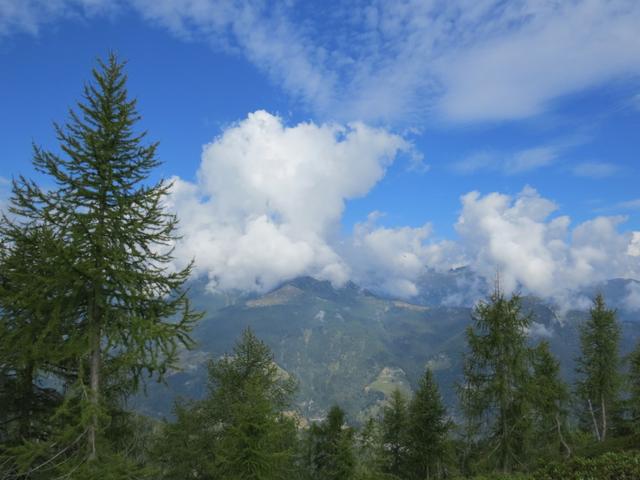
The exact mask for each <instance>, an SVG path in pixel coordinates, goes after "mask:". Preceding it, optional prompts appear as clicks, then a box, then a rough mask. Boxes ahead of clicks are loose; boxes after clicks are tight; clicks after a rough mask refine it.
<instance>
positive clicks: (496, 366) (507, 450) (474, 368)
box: [459, 285, 530, 472]
mask: <svg viewBox="0 0 640 480" xmlns="http://www.w3.org/2000/svg"><path fill="white" fill-rule="evenodd" d="M472 320H473V324H472V325H471V326H469V327H468V328H467V343H468V351H467V353H466V354H465V356H464V361H463V375H464V383H463V384H462V385H460V386H459V395H460V400H461V406H462V409H463V412H464V414H465V416H466V418H467V428H468V429H469V432H468V435H469V437H470V438H475V439H478V440H481V441H482V442H483V443H485V444H486V448H487V450H488V453H487V455H486V457H485V460H486V461H487V463H489V464H490V465H493V466H496V467H497V468H499V469H500V470H502V471H503V472H510V471H512V470H514V469H516V468H518V467H520V466H521V465H522V464H523V462H524V461H525V459H526V454H527V438H528V436H529V433H530V422H529V403H528V399H527V387H528V384H529V376H530V375H529V362H528V358H529V348H528V346H527V333H526V332H527V329H528V327H529V325H530V318H529V316H527V315H524V314H523V313H522V305H521V300H520V296H519V295H517V294H513V295H512V296H511V297H510V298H506V297H505V295H504V293H503V292H502V291H501V290H500V288H499V286H498V285H496V288H495V290H494V292H493V293H492V294H491V296H490V297H489V299H488V300H487V301H483V302H480V303H479V304H478V305H477V306H476V307H475V309H474V312H473V316H472Z"/></svg>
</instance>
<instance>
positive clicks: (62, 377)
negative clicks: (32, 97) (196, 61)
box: [0, 55, 199, 478]
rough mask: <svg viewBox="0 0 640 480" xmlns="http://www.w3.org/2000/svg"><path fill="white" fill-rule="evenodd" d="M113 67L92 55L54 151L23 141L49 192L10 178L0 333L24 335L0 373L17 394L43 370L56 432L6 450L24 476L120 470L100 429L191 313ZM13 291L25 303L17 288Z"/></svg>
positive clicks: (156, 189) (161, 359)
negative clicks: (87, 80)
mask: <svg viewBox="0 0 640 480" xmlns="http://www.w3.org/2000/svg"><path fill="white" fill-rule="evenodd" d="M123 68H124V65H123V64H122V63H120V62H118V61H117V59H116V58H115V56H114V55H111V56H110V57H109V59H108V61H107V62H106V63H102V62H100V66H99V69H96V70H94V71H93V83H92V84H89V85H87V86H86V87H85V90H84V96H83V100H82V101H81V102H80V103H78V105H77V107H78V109H77V111H71V112H70V120H69V122H68V123H67V124H65V125H62V126H61V125H57V124H56V125H55V130H56V135H57V139H58V141H59V142H60V150H61V152H62V154H61V155H58V154H55V153H53V152H50V151H46V150H44V149H42V148H40V147H34V158H33V164H34V167H35V169H36V170H37V171H38V172H39V173H40V174H43V175H45V176H47V177H48V178H49V180H50V183H51V185H53V187H52V188H48V189H44V188H41V187H40V186H39V185H38V184H36V183H35V182H33V181H31V180H28V179H26V178H24V177H19V178H18V179H17V180H16V181H14V182H13V196H12V198H11V203H10V205H9V211H10V212H11V215H12V217H11V219H9V218H6V217H5V218H4V221H3V226H2V230H1V234H2V239H1V241H2V244H3V245H4V246H5V248H8V249H9V253H8V254H7V255H3V260H6V261H7V262H9V263H11V262H13V263H16V264H17V265H18V266H17V267H16V268H17V269H18V270H19V271H18V273H15V272H10V274H9V275H8V276H7V278H5V279H3V281H4V285H3V291H2V292H1V293H0V296H1V297H2V298H1V299H0V301H1V302H2V304H1V305H0V307H1V308H2V317H3V326H2V329H3V330H9V331H10V333H9V336H8V337H6V338H9V339H11V338H14V337H16V338H17V337H19V338H20V341H21V342H29V341H31V342H33V343H34V346H33V347H31V348H25V349H24V350H21V351H20V350H18V348H17V345H15V346H14V347H13V352H14V353H15V352H20V353H19V355H20V356H21V357H17V356H15V355H14V357H13V358H11V359H10V361H11V362H14V366H13V367H10V368H8V369H6V368H4V367H3V374H4V376H5V377H6V375H7V374H9V375H14V376H15V377H16V381H17V383H19V384H21V385H22V386H20V387H19V390H20V391H22V392H27V390H28V384H29V383H31V384H32V386H33V385H36V384H37V382H36V380H40V379H42V378H46V379H47V381H48V383H49V384H51V385H53V386H55V387H56V392H62V391H63V392H64V395H65V398H64V402H62V404H61V406H60V407H59V408H58V409H57V410H56V413H55V416H54V417H53V418H51V419H50V421H49V422H48V423H49V425H50V426H51V427H54V426H55V427H56V428H54V429H53V430H52V431H51V432H49V433H48V434H47V435H46V438H44V439H43V438H23V439H24V442H23V443H22V444H21V445H19V446H18V447H16V448H17V450H16V451H15V453H14V455H13V456H14V457H15V459H16V463H18V464H20V465H21V467H20V469H21V470H22V471H24V472H38V474H40V473H39V472H44V469H45V467H44V466H43V465H46V466H47V468H48V469H50V471H49V472H48V473H47V474H46V475H53V474H60V475H61V474H70V472H73V475H74V476H75V477H78V478H81V477H82V476H83V475H84V474H83V473H82V472H89V473H86V475H87V476H89V477H90V476H91V475H92V473H91V472H93V474H95V472H97V471H101V472H104V474H102V475H101V477H102V478H108V477H109V468H110V467H111V466H113V467H114V468H116V467H117V465H120V467H122V468H121V469H122V472H124V471H128V472H130V473H131V474H132V475H133V472H135V471H136V469H135V468H133V467H132V464H131V461H130V460H129V459H128V458H125V456H122V455H121V454H120V453H119V451H118V449H117V448H116V446H115V445H114V444H113V442H112V439H111V438H109V435H108V432H107V430H108V426H109V425H113V421H112V419H113V416H114V415H118V414H119V412H121V407H120V405H121V403H122V400H123V399H124V398H126V397H127V396H128V395H129V394H131V393H133V392H135V391H136V390H137V388H138V385H139V383H140V381H141V380H142V379H143V375H149V376H151V375H153V374H158V375H159V376H160V377H162V375H163V374H164V373H165V372H166V371H167V369H168V368H171V367H172V366H175V365H176V361H177V353H178V349H179V348H182V347H185V346H187V347H188V346H190V345H191V340H190V338H189V336H188V334H189V331H190V330H191V328H192V325H193V323H194V322H195V321H196V320H197V318H198V317H199V315H198V314H196V313H194V312H192V311H191V309H190V307H189V303H188V300H187V298H186V296H185V291H184V289H183V288H182V287H183V284H184V282H185V281H186V279H187V278H188V276H189V274H190V271H191V267H190V266H187V267H186V268H185V269H183V270H177V271H176V270H175V269H173V268H170V267H171V266H170V263H171V262H172V256H171V254H172V245H173V243H174V241H175V240H176V239H177V237H176V234H175V229H176V225H177V219H176V218H175V216H173V215H171V214H168V213H166V212H165V210H164V207H163V202H164V199H165V198H166V196H167V195H168V192H169V189H170V187H171V185H170V183H167V182H165V181H163V180H160V181H159V182H157V183H155V184H153V183H150V182H149V177H150V175H151V173H152V170H153V169H154V168H155V167H157V166H158V165H159V161H158V160H157V159H156V157H155V153H156V148H157V144H155V143H152V144H150V145H144V144H143V140H144V137H145V133H138V132H136V131H135V126H136V123H137V121H138V120H139V119H140V117H139V115H138V113H137V112H136V101H135V100H131V99H129V98H128V93H127V90H126V76H125V75H124V72H123ZM38 255H39V257H40V258H36V256H38ZM29 262H32V263H34V262H35V263H34V264H33V265H31V267H32V268H30V265H29ZM27 272H29V273H31V272H34V273H36V274H35V275H33V276H29V275H28V274H27ZM45 277H46V281H45ZM25 287H27V288H28V289H27V290H26V291H27V292H29V291H34V292H35V294H34V295H33V296H32V297H31V298H28V297H26V296H25V292H24V291H23V292H22V294H21V293H20V289H21V288H22V289H24V288H25ZM14 300H15V302H14V303H12V304H11V305H12V306H11V307H8V306H7V305H8V302H13V301H14ZM36 325H37V327H38V328H34V326H36ZM3 343H4V342H3ZM0 350H2V351H3V353H1V355H3V356H4V351H5V349H4V348H0ZM29 378H31V382H30V381H29ZM3 388H4V386H3ZM32 391H33V392H34V396H33V398H36V397H37V395H36V393H37V391H36V389H35V388H32ZM21 395H24V394H21ZM26 403H28V402H26ZM28 405H29V407H28V408H32V407H31V403H28ZM58 423H59V425H58ZM21 428H23V427H21ZM23 437H24V436H23ZM45 440H46V441H45ZM52 459H55V461H53V460H52ZM119 459H120V460H121V461H120V460H119ZM56 465H58V466H59V468H60V469H59V470H56V469H55V468H54V467H55V466H56ZM120 467H117V468H120ZM56 468H57V467H56ZM35 475H36V474H35V473H30V478H34V477H35ZM114 475H116V476H117V475H119V474H115V473H114ZM137 475H139V476H142V475H143V472H142V471H140V472H138V474H137ZM123 478H124V477H123Z"/></svg>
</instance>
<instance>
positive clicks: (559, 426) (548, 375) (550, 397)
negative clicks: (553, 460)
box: [529, 341, 571, 458]
mask: <svg viewBox="0 0 640 480" xmlns="http://www.w3.org/2000/svg"><path fill="white" fill-rule="evenodd" d="M529 398H530V401H531V404H532V410H533V411H532V414H533V420H532V421H533V429H534V435H533V438H534V442H535V446H536V448H537V450H538V455H540V456H543V457H545V458H549V457H550V456H554V455H558V454H559V453H560V452H561V451H562V452H563V453H564V455H565V456H566V457H569V456H570V455H571V448H570V446H569V444H568V442H567V438H566V431H567V416H568V402H569V392H568V389H567V386H566V384H565V383H564V382H563V381H562V379H561V378H560V362H559V361H558V360H557V359H556V358H555V357H554V356H553V354H552V353H551V351H550V350H549V342H547V341H542V342H540V343H539V344H538V345H537V346H536V347H535V348H534V349H533V350H532V378H531V383H530V387H529Z"/></svg>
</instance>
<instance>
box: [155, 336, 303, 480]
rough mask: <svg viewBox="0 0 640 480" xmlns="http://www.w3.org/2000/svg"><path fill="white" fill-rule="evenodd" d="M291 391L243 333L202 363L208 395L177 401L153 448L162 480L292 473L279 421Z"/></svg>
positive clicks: (257, 478)
mask: <svg viewBox="0 0 640 480" xmlns="http://www.w3.org/2000/svg"><path fill="white" fill-rule="evenodd" d="M294 389H295V382H294V381H293V379H292V378H290V377H288V376H286V375H285V374H283V373H282V372H281V371H280V370H279V369H278V367H277V365H276V364H275V363H274V360H273V354H272V353H271V350H270V349H269V347H268V346H267V345H266V344H264V343H263V342H262V341H260V340H259V339H258V338H256V336H255V335H254V334H253V332H252V331H251V330H250V329H247V330H245V331H244V332H243V334H242V337H241V338H240V339H239V341H238V343H237V344H236V345H235V347H234V350H233V354H232V355H229V356H225V357H222V358H221V359H219V360H217V361H213V362H211V363H210V365H209V394H208V395H207V397H206V398H205V399H203V400H201V401H197V402H188V403H184V402H183V403H178V404H177V406H176V417H177V420H176V422H175V423H174V424H167V425H166V426H165V428H164V431H163V433H162V435H161V438H160V439H159V441H158V444H157V447H156V449H155V451H156V456H157V458H158V462H159V464H160V468H161V471H162V473H161V476H162V478H165V479H172V480H173V479H176V480H177V479H181V478H189V477H195V478H224V479H229V480H234V479H237V480H240V479H243V480H272V479H273V480H278V479H282V480H284V479H288V478H291V477H292V475H293V471H294V453H295V447H296V445H295V441H296V431H295V424H294V422H293V420H292V419H290V418H287V417H285V415H284V409H286V408H287V407H288V406H289V404H290V401H291V396H292V394H293V392H294Z"/></svg>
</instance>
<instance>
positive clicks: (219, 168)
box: [170, 111, 640, 301]
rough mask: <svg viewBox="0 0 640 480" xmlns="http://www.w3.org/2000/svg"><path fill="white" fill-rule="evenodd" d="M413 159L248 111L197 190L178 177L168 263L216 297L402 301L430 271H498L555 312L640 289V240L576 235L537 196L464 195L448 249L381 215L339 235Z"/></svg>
mask: <svg viewBox="0 0 640 480" xmlns="http://www.w3.org/2000/svg"><path fill="white" fill-rule="evenodd" d="M411 153H412V146H411V145H410V144H409V143H407V141H406V140H404V139H403V138H402V137H400V136H398V135H395V134H393V133H390V132H388V131H386V130H383V129H376V128H371V127H368V126H366V125H364V124H360V123H355V124H350V125H346V126H345V125H338V124H315V123H312V122H308V123H301V124H298V125H294V126H287V125H286V124H284V123H283V121H282V119H281V118H279V117H277V116H274V115H271V114H269V113H267V112H264V111H257V112H254V113H252V114H250V115H249V116H248V117H247V118H246V119H244V120H242V121H240V122H237V123H236V124H233V125H231V126H230V127H228V128H227V129H226V130H224V132H223V133H222V134H221V135H220V136H219V137H217V138H216V139H214V140H213V141H212V142H211V143H209V144H208V145H205V147H204V148H203V153H202V161H201V166H200V170H199V172H198V180H197V182H196V183H190V182H186V181H184V180H182V179H179V178H176V179H175V185H174V188H173V193H172V196H171V202H170V203H171V205H170V206H171V208H173V209H174V210H175V211H176V212H177V214H178V216H179V218H180V221H181V233H182V234H183V240H182V241H181V242H180V243H179V244H178V245H177V249H176V254H177V256H178V258H180V259H181V261H183V262H186V261H189V260H190V259H192V258H195V261H196V269H197V271H198V272H199V273H202V274H206V275H207V276H208V278H209V280H210V285H211V287H212V288H217V289H223V290H224V289H241V290H253V291H260V292H262V291H266V290H269V289H270V288H273V287H275V286H277V285H278V284H279V283H281V282H282V281H285V280H288V279H291V278H294V277H296V276H299V275H312V276H316V277H318V278H322V279H328V280H330V281H332V282H333V283H334V284H336V285H341V284H343V283H344V282H345V281H347V280H354V281H356V282H357V283H359V284H361V285H363V286H366V287H370V288H377V289H379V290H383V291H385V292H387V293H391V294H394V295H398V296H402V297H407V298H410V297H411V296H413V295H416V294H417V293H418V289H419V286H418V282H419V279H420V276H421V275H422V274H423V273H424V272H425V269H427V268H431V269H435V270H439V271H446V270H448V269H449V268H452V267H457V266H460V265H468V266H469V267H470V268H471V269H472V270H473V271H475V272H476V273H478V274H479V275H481V276H484V277H486V278H492V277H493V276H494V275H495V273H496V271H499V272H500V276H501V281H502V286H503V287H504V288H505V289H506V290H507V291H511V290H514V289H518V288H521V289H523V290H524V291H525V292H527V293H532V294H536V295H540V296H544V297H552V298H556V299H558V300H559V301H563V300H566V299H567V298H568V297H569V296H570V295H571V294H572V292H574V291H575V290H577V289H579V288H580V287H583V286H586V285H588V284H591V283H593V282H598V281H601V280H607V279H610V278H615V277H624V278H640V255H639V254H638V252H640V241H639V239H640V232H624V231H623V230H622V228H623V227H622V226H623V223H624V221H625V217H622V216H600V217H595V218H593V219H591V220H588V221H585V222H583V223H580V224H577V225H572V223H571V220H570V218H569V217H567V216H563V215H557V212H558V210H559V206H558V205H557V204H556V203H555V202H553V201H552V200H550V199H547V198H544V197H542V196H541V195H540V194H539V193H538V192H537V191H536V190H535V189H534V188H532V187H525V188H524V189H523V190H522V191H521V192H520V193H519V194H517V195H515V196H510V195H505V194H502V193H498V192H493V193H488V194H485V195H482V194H480V193H479V192H470V193H467V194H465V195H463V196H462V197H461V211H460V214H459V217H458V220H457V222H456V224H455V229H456V232H457V238H456V239H454V240H447V241H438V240H436V239H434V237H433V235H432V227H431V225H430V224H429V223H426V224H424V225H422V226H419V227H395V228H391V227H386V226H384V225H381V224H380V220H381V218H382V217H383V214H382V213H380V212H372V213H371V214H370V215H369V217H368V218H367V219H366V220H364V221H362V222H361V223H358V224H356V225H355V226H354V228H353V231H352V232H346V233H345V232H341V231H340V221H341V219H342V215H343V212H344V209H345V203H346V202H347V201H348V200H349V199H353V198H357V197H361V196H364V195H366V194H367V193H368V192H369V191H370V190H371V189H372V188H374V186H375V185H376V184H377V183H378V182H379V181H380V180H381V179H382V178H383V176H384V174H385V170H386V169H387V167H389V166H390V165H391V163H392V162H394V161H395V160H396V159H397V158H398V157H399V156H400V155H406V154H409V155H411ZM632 301H633V299H632Z"/></svg>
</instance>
